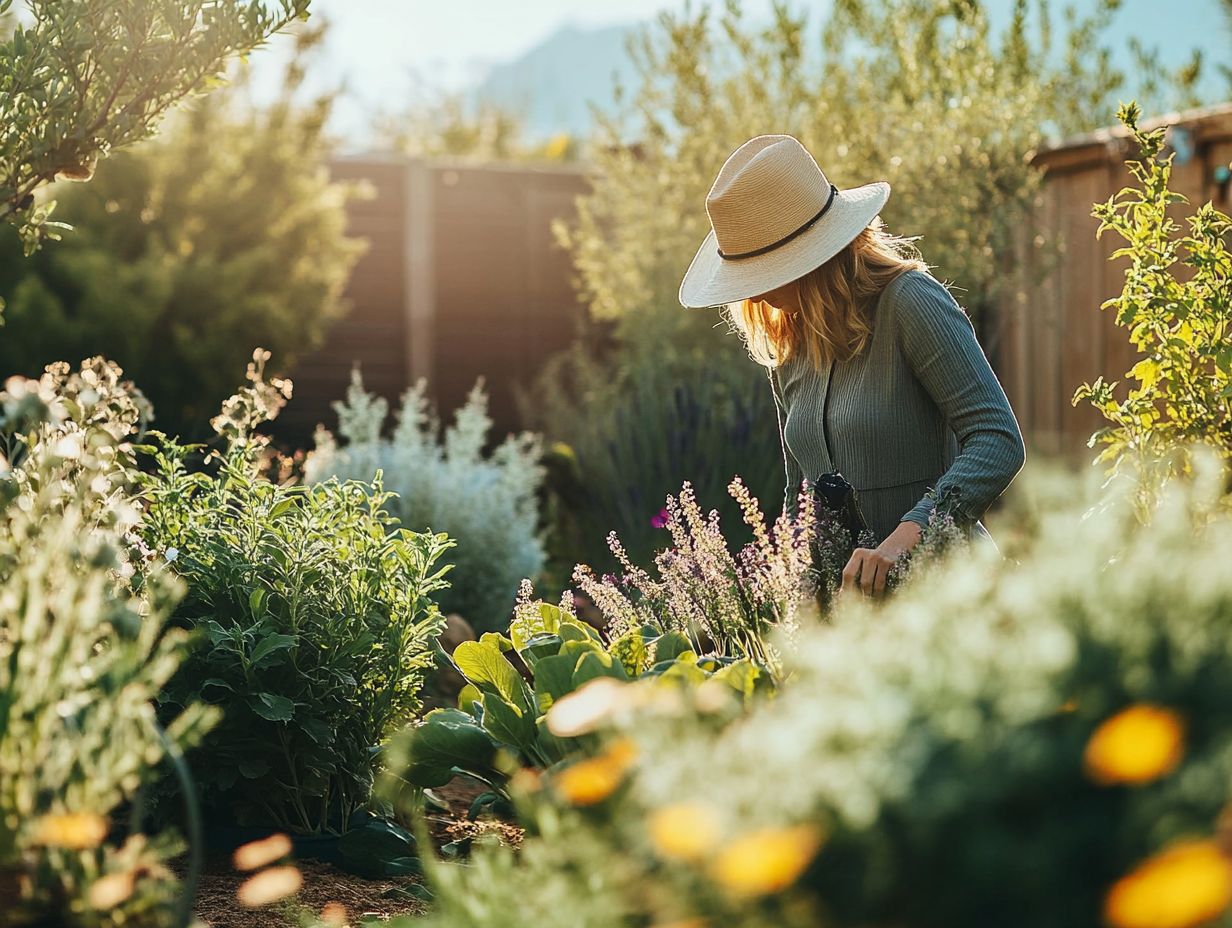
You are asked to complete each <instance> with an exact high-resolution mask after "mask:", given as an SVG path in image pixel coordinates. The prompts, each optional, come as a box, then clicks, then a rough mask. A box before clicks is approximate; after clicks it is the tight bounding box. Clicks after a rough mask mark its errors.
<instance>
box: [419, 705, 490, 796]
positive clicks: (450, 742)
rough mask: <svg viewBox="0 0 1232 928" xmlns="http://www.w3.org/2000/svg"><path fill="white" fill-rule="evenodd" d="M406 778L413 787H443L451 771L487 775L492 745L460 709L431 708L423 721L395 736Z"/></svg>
mask: <svg viewBox="0 0 1232 928" xmlns="http://www.w3.org/2000/svg"><path fill="white" fill-rule="evenodd" d="M397 747H398V748H400V749H401V750H402V751H404V752H405V757H406V761H407V769H406V774H405V776H406V779H407V780H408V781H409V782H411V783H414V784H415V785H416V786H425V787H432V786H444V785H445V784H446V783H448V782H449V781H450V780H452V779H453V777H454V770H455V769H457V770H471V771H475V772H477V773H482V774H484V775H485V776H486V775H488V771H490V770H491V769H492V764H493V761H494V760H495V758H496V744H495V743H494V742H493V741H492V738H491V736H490V735H489V734H488V733H487V732H486V731H485V730H484V728H483V726H482V725H480V723H479V721H478V720H477V719H475V718H474V717H472V716H470V715H468V714H467V713H465V712H463V711H462V710H460V709H434V710H433V711H431V712H429V713H428V714H427V715H426V716H425V717H424V720H423V722H422V723H421V724H420V725H418V726H416V727H415V728H412V729H409V730H408V731H406V732H404V733H402V735H400V736H399V739H398V742H397Z"/></svg>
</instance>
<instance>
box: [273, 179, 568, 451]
mask: <svg viewBox="0 0 1232 928" xmlns="http://www.w3.org/2000/svg"><path fill="white" fill-rule="evenodd" d="M331 172H332V174H333V175H334V176H335V177H337V178H338V179H340V180H351V181H354V180H362V181H366V182H367V183H368V184H370V185H371V187H372V188H373V196H372V197H371V198H368V199H364V200H359V201H357V202H354V203H352V205H351V206H350V208H349V234H351V235H353V236H356V237H358V238H362V239H365V240H366V241H367V243H368V249H367V252H366V253H365V255H364V256H363V257H362V258H361V259H360V261H359V263H358V264H357V266H356V268H355V271H354V273H353V274H352V276H351V280H350V282H349V284H348V288H347V294H346V296H347V299H348V301H349V303H350V304H351V308H350V311H349V312H348V314H347V315H346V316H345V317H344V318H343V319H341V320H339V321H338V322H337V323H336V324H335V325H334V326H333V328H332V330H331V331H330V333H329V334H328V336H327V337H326V340H325V344H324V345H323V346H322V347H321V348H320V349H319V350H318V351H316V352H314V353H313V354H311V355H310V356H308V357H306V358H304V359H303V360H302V361H301V362H300V363H299V364H298V365H296V367H295V369H294V370H293V371H292V372H291V377H292V379H293V380H294V381H295V396H294V398H293V399H292V400H291V402H290V403H289V404H288V406H287V408H286V410H284V412H283V414H282V415H281V416H280V417H279V419H278V420H277V422H276V423H275V425H276V426H277V428H276V430H275V431H276V435H277V437H278V438H279V440H280V442H282V443H284V444H286V445H290V446H299V447H303V446H305V445H306V444H308V443H309V442H310V441H311V437H312V432H313V429H314V428H315V426H316V425H317V423H324V424H325V425H326V426H327V427H329V428H331V429H332V428H333V427H334V425H335V422H336V417H335V416H334V415H333V412H332V411H331V409H330V403H331V402H333V401H334V400H337V399H341V398H342V396H343V395H344V394H345V392H346V388H347V385H348V383H349V381H350V376H351V370H352V368H353V367H354V366H356V365H359V367H360V369H361V371H362V373H363V377H364V383H365V386H367V387H368V389H370V390H372V391H374V392H376V393H379V394H381V395H382V396H385V397H387V398H388V399H389V400H390V402H391V406H393V405H394V404H395V403H396V402H397V400H398V398H399V396H400V394H401V393H402V391H403V390H405V389H406V388H407V387H408V386H410V385H412V384H413V383H415V382H416V381H417V380H418V379H419V378H421V377H423V378H427V380H428V384H429V389H430V394H431V396H432V399H433V400H434V402H435V403H436V404H437V405H438V408H439V409H440V410H441V412H442V413H443V414H444V415H446V416H448V415H450V414H452V411H453V410H454V409H455V408H456V407H457V406H458V405H459V404H460V403H461V402H462V401H463V400H464V399H465V396H466V394H467V392H468V391H469V390H470V389H471V387H472V386H473V385H474V383H475V380H476V378H478V377H481V376H482V377H483V378H484V381H485V384H486V386H487V389H488V393H489V396H490V402H491V410H492V416H493V419H494V420H495V423H496V433H497V434H498V435H499V434H503V433H504V432H506V431H509V430H513V429H516V428H518V427H519V423H518V421H517V416H516V409H515V402H514V389H513V388H514V384H515V383H518V382H526V381H528V380H529V379H530V378H531V377H532V376H533V374H534V372H535V371H536V370H537V369H538V367H539V366H540V365H541V364H542V363H543V362H544V361H545V360H546V359H547V358H548V357H550V356H551V355H552V354H554V353H555V352H557V351H559V350H560V349H562V348H564V347H566V346H567V345H568V344H569V342H570V341H571V340H572V338H573V337H574V335H575V331H576V325H577V322H578V319H579V317H580V315H581V313H582V307H581V306H580V304H579V303H578V300H577V297H576V295H575V293H574V290H573V286H572V271H571V266H570V262H569V259H568V256H567V255H566V254H565V253H564V252H563V251H562V250H561V249H560V248H558V247H557V246H556V244H555V242H554V240H553V237H552V233H551V222H552V220H553V219H556V218H567V217H569V216H571V215H572V214H573V211H574V198H575V197H576V196H577V195H578V194H581V193H583V192H585V191H586V189H587V188H588V181H587V179H586V174H585V172H584V171H583V170H582V169H580V168H576V167H554V166H545V167H524V166H516V165H515V166H503V165H474V164H465V163H457V162H451V161H439V160H433V161H426V160H421V159H406V158H395V157H370V156H369V157H355V158H346V159H341V160H338V161H336V162H335V163H334V164H333V165H331Z"/></svg>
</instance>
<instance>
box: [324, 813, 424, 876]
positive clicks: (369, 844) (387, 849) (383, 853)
mask: <svg viewBox="0 0 1232 928" xmlns="http://www.w3.org/2000/svg"><path fill="white" fill-rule="evenodd" d="M338 853H339V855H340V856H341V858H342V865H343V869H345V870H348V871H350V872H351V873H356V874H359V875H360V876H367V877H372V878H380V877H389V876H403V875H406V874H410V873H414V872H415V869H416V867H415V866H414V865H408V864H407V863H406V861H407V860H408V859H410V860H414V859H415V856H416V846H415V836H414V835H412V834H411V833H410V832H409V831H407V830H406V829H405V828H401V827H399V826H398V825H395V824H394V823H393V822H387V821H384V820H382V819H378V818H372V819H369V820H368V821H366V822H364V823H363V824H362V825H360V826H359V827H357V828H351V829H349V830H348V831H347V832H346V833H345V834H344V835H343V836H342V837H341V838H339V839H338ZM408 867H409V869H408Z"/></svg>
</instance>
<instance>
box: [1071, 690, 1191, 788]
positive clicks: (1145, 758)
mask: <svg viewBox="0 0 1232 928" xmlns="http://www.w3.org/2000/svg"><path fill="white" fill-rule="evenodd" d="M1184 735H1185V724H1184V722H1183V721H1182V719H1181V717H1180V716H1179V715H1177V714H1176V713H1175V712H1173V711H1172V710H1171V709H1165V708H1162V707H1160V706H1150V705H1145V704H1143V705H1136V706H1130V707H1129V708H1128V709H1124V710H1122V711H1121V712H1118V713H1117V714H1116V715H1114V716H1113V717H1112V718H1110V719H1107V720H1105V721H1104V723H1103V724H1102V725H1100V726H1099V728H1097V729H1096V730H1095V733H1094V734H1093V735H1091V740H1090V741H1088V742H1087V747H1086V752H1085V754H1084V757H1083V762H1084V766H1085V768H1086V771H1087V775H1088V776H1089V777H1090V778H1091V779H1092V780H1094V781H1095V782H1097V783H1102V784H1104V785H1111V784H1114V783H1149V782H1150V781H1151V780H1155V779H1158V778H1159V777H1162V776H1166V775H1167V774H1169V773H1171V772H1172V771H1173V770H1175V769H1176V766H1177V764H1179V763H1180V762H1181V755H1182V753H1183V752H1184Z"/></svg>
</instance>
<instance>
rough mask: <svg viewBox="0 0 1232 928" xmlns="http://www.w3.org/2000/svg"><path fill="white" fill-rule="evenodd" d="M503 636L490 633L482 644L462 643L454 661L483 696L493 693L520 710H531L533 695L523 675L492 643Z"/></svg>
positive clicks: (455, 652) (455, 653)
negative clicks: (531, 695) (531, 697)
mask: <svg viewBox="0 0 1232 928" xmlns="http://www.w3.org/2000/svg"><path fill="white" fill-rule="evenodd" d="M500 637H501V636H499V635H493V634H492V633H488V634H487V635H484V636H483V637H482V638H481V639H480V640H479V641H464V642H462V643H461V644H460V645H458V646H457V648H455V649H454V652H453V662H454V664H455V665H457V668H458V670H459V671H461V672H462V675H463V676H465V677H466V679H467V681H468V682H470V683H472V684H474V685H475V686H477V687H478V688H479V689H480V690H482V691H483V692H484V693H494V694H496V695H498V696H500V697H502V698H504V699H505V700H507V701H508V702H510V703H512V704H513V705H515V706H517V707H518V708H519V709H521V710H529V709H530V704H531V699H530V693H529V692H528V690H527V686H526V683H525V681H524V680H523V679H522V675H521V674H520V673H518V672H517V670H515V669H514V666H513V665H512V664H511V663H509V661H508V659H507V658H506V657H505V655H504V654H503V653H502V651H501V648H500V646H499V645H498V643H497V642H496V641H494V640H493V639H495V638H500ZM505 640H508V639H505ZM510 647H512V645H510Z"/></svg>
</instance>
